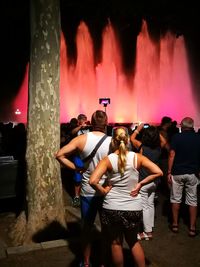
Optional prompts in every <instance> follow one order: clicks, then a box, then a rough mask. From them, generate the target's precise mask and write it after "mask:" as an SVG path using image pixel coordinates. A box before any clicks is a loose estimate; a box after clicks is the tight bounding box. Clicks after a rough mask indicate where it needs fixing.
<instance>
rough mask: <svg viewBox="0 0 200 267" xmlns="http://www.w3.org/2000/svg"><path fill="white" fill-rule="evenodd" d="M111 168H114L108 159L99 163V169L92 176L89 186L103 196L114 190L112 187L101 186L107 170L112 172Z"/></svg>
mask: <svg viewBox="0 0 200 267" xmlns="http://www.w3.org/2000/svg"><path fill="white" fill-rule="evenodd" d="M111 168H112V167H111V164H110V161H109V159H108V157H105V158H104V159H102V160H101V161H100V162H99V163H98V165H97V167H96V168H95V170H94V171H93V173H92V174H91V176H90V180H89V184H90V185H91V186H92V187H93V188H94V189H95V190H96V191H98V192H99V193H100V194H101V195H106V194H107V193H108V192H109V191H110V189H111V188H112V187H111V186H110V185H107V186H105V187H103V186H102V185H100V184H99V181H100V179H101V177H102V176H103V175H104V174H105V173H106V172H107V170H110V169H111Z"/></svg>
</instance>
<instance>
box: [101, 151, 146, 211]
mask: <svg viewBox="0 0 200 267" xmlns="http://www.w3.org/2000/svg"><path fill="white" fill-rule="evenodd" d="M135 157H136V153H134V152H127V161H126V167H125V171H124V174H123V175H121V174H120V173H119V170H118V155H117V154H116V153H112V154H110V155H109V156H108V158H109V161H110V163H111V165H112V172H110V173H109V174H108V177H109V178H108V179H109V184H111V185H112V189H111V190H110V191H109V192H108V194H107V195H106V196H105V199H104V203H103V207H104V208H106V209H115V210H140V209H141V199H140V194H138V196H137V197H135V198H133V197H132V196H131V195H130V192H131V190H132V189H133V188H134V187H135V186H136V184H137V183H138V179H139V173H138V171H137V169H136V168H135V166H134V162H136V158H135Z"/></svg>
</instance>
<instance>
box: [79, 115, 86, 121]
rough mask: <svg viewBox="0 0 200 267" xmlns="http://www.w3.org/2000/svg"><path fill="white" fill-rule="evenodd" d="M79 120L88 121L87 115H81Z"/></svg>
mask: <svg viewBox="0 0 200 267" xmlns="http://www.w3.org/2000/svg"><path fill="white" fill-rule="evenodd" d="M77 119H78V120H87V116H86V115H85V114H79V115H78V117H77Z"/></svg>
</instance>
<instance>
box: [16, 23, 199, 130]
mask: <svg viewBox="0 0 200 267" xmlns="http://www.w3.org/2000/svg"><path fill="white" fill-rule="evenodd" d="M102 40H103V42H102V60H101V62H99V63H98V65H96V66H95V63H94V48H93V42H92V39H91V36H90V33H89V30H88V28H87V26H86V24H85V23H84V22H81V23H80V25H79V27H78V29H77V35H76V45H77V62H76V64H75V65H73V64H69V61H68V57H67V44H66V42H65V40H64V37H63V36H62V38H61V56H60V58H61V65H60V120H61V122H67V121H69V120H70V119H71V118H72V117H77V115H78V114H79V113H85V114H86V115H87V116H88V118H90V116H91V114H92V113H93V111H94V110H96V109H103V107H102V106H101V105H100V104H99V101H98V100H99V98H102V97H107V98H110V99H111V104H110V105H109V107H108V109H107V113H108V117H109V122H124V123H127V122H138V121H144V122H150V123H159V122H160V121H161V118H162V117H163V116H170V117H171V118H172V119H174V120H177V121H178V122H180V120H181V119H182V118H183V117H184V116H191V117H193V118H194V120H195V122H196V123H197V124H198V125H200V123H199V120H200V118H198V110H197V106H196V105H195V104H194V103H195V101H194V97H195V96H194V95H193V89H192V82H191V80H190V76H189V66H188V60H187V53H186V48H185V43H184V38H183V37H182V36H180V37H179V38H176V36H175V35H173V34H172V33H170V32H168V33H167V34H166V35H165V36H163V37H162V38H161V40H160V41H156V42H155V41H153V40H152V39H151V38H150V36H149V33H148V29H147V25H146V23H145V22H143V25H142V28H141V32H140V34H139V35H138V37H137V46H136V61H135V62H136V63H135V64H136V65H135V67H134V68H133V71H132V74H129V76H127V75H126V74H125V73H124V72H123V68H122V56H121V55H122V52H121V50H120V43H119V41H118V40H117V38H116V35H115V32H114V30H113V27H112V25H111V24H110V23H108V25H107V26H106V27H105V29H104V32H103V36H102ZM27 75H28V74H26V76H27ZM27 88H28V78H27V77H25V80H24V83H23V85H22V87H21V90H20V92H19V95H18V97H17V98H16V100H15V103H14V109H15V110H16V109H17V108H19V109H20V110H24V106H25V108H26V107H27V95H28V94H27V90H28V89H27ZM22 98H23V103H22V102H21V100H20V99H22ZM20 102H21V105H23V106H20ZM22 114H23V112H22ZM24 118H25V116H24Z"/></svg>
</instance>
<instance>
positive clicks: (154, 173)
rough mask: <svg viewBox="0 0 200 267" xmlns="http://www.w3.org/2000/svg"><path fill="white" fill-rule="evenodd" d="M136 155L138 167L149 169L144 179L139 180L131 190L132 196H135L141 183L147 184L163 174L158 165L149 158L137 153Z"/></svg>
mask: <svg viewBox="0 0 200 267" xmlns="http://www.w3.org/2000/svg"><path fill="white" fill-rule="evenodd" d="M137 157H138V169H140V168H141V167H144V168H146V169H147V170H148V171H149V173H150V174H149V175H148V176H147V177H146V178H145V179H143V180H142V181H141V182H139V183H138V184H137V185H136V187H135V188H134V189H133V190H132V191H131V195H132V196H136V195H137V194H138V192H139V190H140V189H141V187H142V186H143V185H145V184H148V183H150V182H152V181H153V180H155V179H156V178H158V177H161V176H163V172H162V170H161V169H160V168H159V167H158V165H156V164H155V163H153V162H152V161H151V160H149V159H148V158H147V157H145V156H143V155H141V154H138V153H137Z"/></svg>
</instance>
